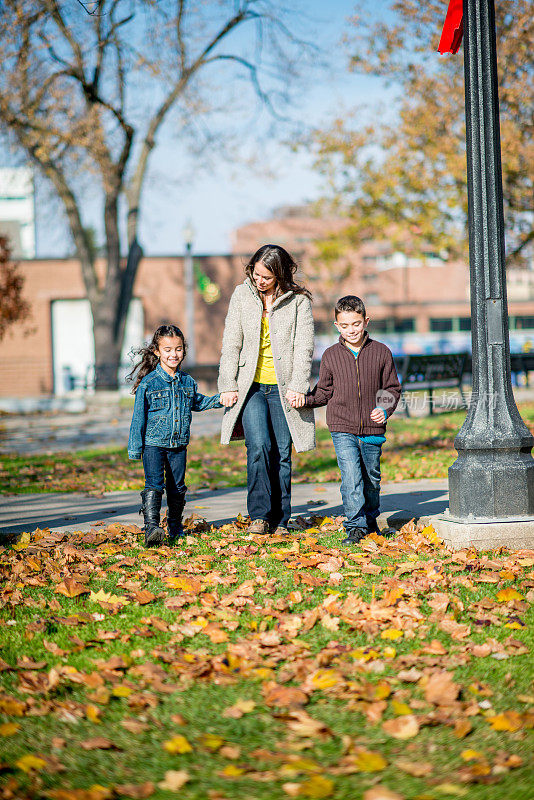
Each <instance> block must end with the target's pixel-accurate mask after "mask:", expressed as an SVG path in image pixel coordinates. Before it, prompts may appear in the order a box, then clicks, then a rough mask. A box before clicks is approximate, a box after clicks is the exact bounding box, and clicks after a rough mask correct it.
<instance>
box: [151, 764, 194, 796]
mask: <svg viewBox="0 0 534 800" xmlns="http://www.w3.org/2000/svg"><path fill="white" fill-rule="evenodd" d="M189 780H191V776H190V775H189V773H188V772H185V770H175V769H170V770H168V771H167V772H166V773H165V778H164V780H162V781H160V783H158V788H159V789H165V790H166V791H167V792H177V791H178V790H179V789H181V788H182V786H184V785H185V784H186V783H187V782H188V781H189Z"/></svg>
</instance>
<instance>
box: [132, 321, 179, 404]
mask: <svg viewBox="0 0 534 800" xmlns="http://www.w3.org/2000/svg"><path fill="white" fill-rule="evenodd" d="M164 336H177V337H178V339H181V340H182V342H183V344H184V358H185V354H186V352H187V345H186V342H185V336H184V335H183V333H182V331H181V330H180V328H178V326H177V325H160V326H159V328H158V329H157V331H156V332H155V333H154V336H153V337H152V340H151V341H150V342H149V343H148V344H146V345H145V346H144V347H140V348H139V349H138V350H134V351H133V354H134V355H135V356H141V360H140V361H138V362H137V364H136V365H135V366H134V368H133V369H132V371H131V372H130V373H129V374H128V375H127V378H126V380H128V381H135V382H134V385H133V388H132V394H135V392H136V390H137V387H138V386H139V384H140V383H141V381H142V380H143V378H144V377H145V375H148V373H149V372H153V370H155V369H156V367H157V366H158V362H159V358H158V357H157V355H156V350H157V349H158V348H159V343H160V340H161V339H163V337H164Z"/></svg>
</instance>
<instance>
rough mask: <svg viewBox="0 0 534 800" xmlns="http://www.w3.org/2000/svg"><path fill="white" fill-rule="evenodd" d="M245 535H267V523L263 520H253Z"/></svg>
mask: <svg viewBox="0 0 534 800" xmlns="http://www.w3.org/2000/svg"><path fill="white" fill-rule="evenodd" d="M247 533H259V534H261V535H264V534H266V533H269V523H268V522H266V520H264V519H253V520H252V522H251V523H250V525H249V526H248V528H247Z"/></svg>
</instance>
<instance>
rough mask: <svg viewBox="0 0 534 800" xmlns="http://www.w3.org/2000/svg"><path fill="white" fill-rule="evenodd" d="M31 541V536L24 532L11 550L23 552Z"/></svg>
mask: <svg viewBox="0 0 534 800" xmlns="http://www.w3.org/2000/svg"><path fill="white" fill-rule="evenodd" d="M30 541H31V536H30V534H29V532H28V531H24V533H23V534H22V536H21V537H20V539H19V540H18V542H17V544H14V545H13V550H17V551H18V550H25V549H26V548H27V547H28V545H29V543H30Z"/></svg>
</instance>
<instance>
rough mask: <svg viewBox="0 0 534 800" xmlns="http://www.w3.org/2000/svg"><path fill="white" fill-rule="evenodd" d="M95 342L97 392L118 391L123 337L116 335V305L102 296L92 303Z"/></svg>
mask: <svg viewBox="0 0 534 800" xmlns="http://www.w3.org/2000/svg"><path fill="white" fill-rule="evenodd" d="M91 308H92V312H93V334H94V340H95V390H96V391H97V392H98V391H116V390H117V389H118V388H119V381H118V373H119V367H120V360H121V348H122V336H121V337H120V338H119V337H118V336H116V335H115V318H116V311H117V309H116V303H115V302H113V298H111V299H109V298H108V297H104V296H101V297H100V299H99V301H98V303H96V304H94V303H91Z"/></svg>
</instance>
